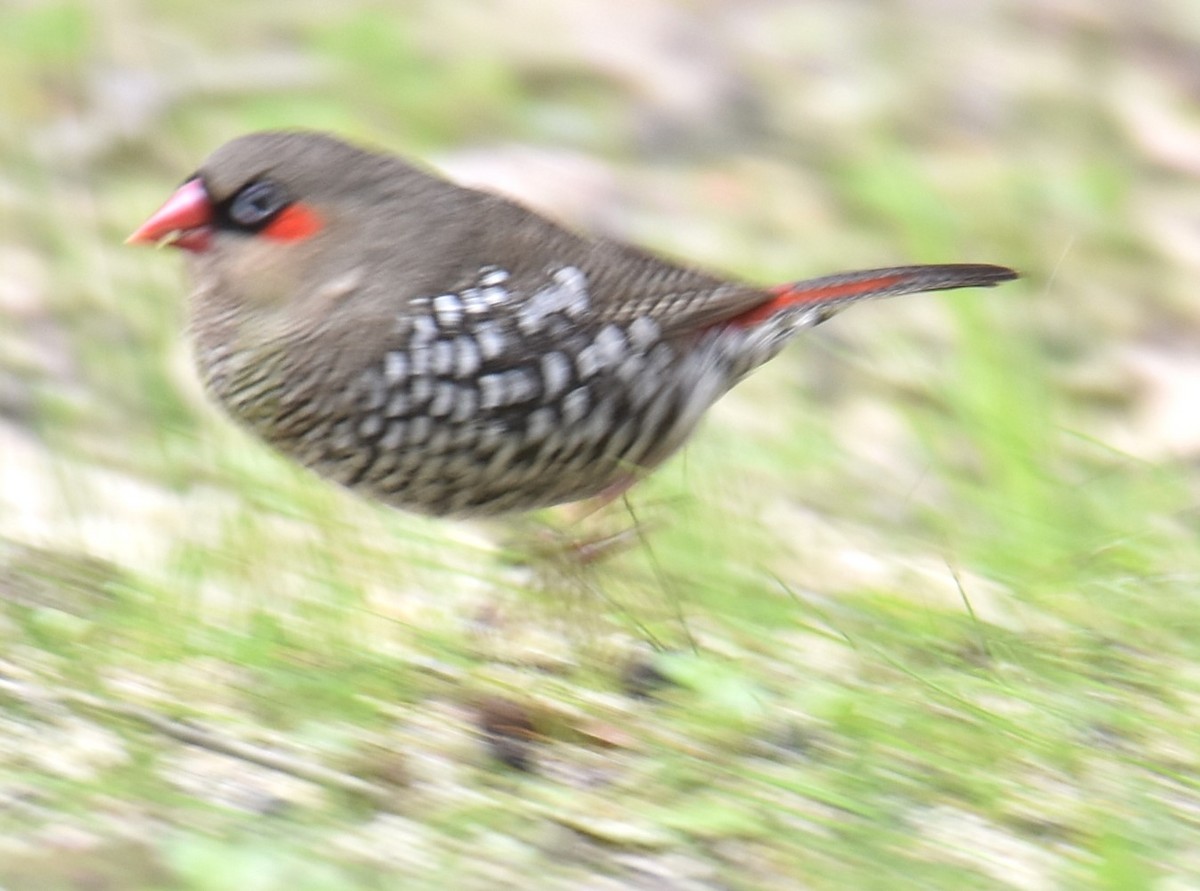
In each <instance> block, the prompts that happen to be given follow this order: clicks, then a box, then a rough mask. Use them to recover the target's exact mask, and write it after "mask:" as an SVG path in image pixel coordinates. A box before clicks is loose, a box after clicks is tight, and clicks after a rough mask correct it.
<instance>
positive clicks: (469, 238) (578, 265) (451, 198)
mask: <svg viewBox="0 0 1200 891" xmlns="http://www.w3.org/2000/svg"><path fill="white" fill-rule="evenodd" d="M127 241H128V242H129V243H132V244H152V245H159V246H162V245H171V246H174V247H176V248H180V249H182V250H183V252H184V253H185V255H186V257H187V267H188V273H189V276H190V279H191V282H192V290H191V293H190V296H189V298H188V310H187V316H188V328H189V335H190V339H191V342H192V351H193V358H194V362H195V365H196V368H197V369H198V372H199V376H200V377H201V379H202V381H203V383H204V385H205V388H206V390H207V391H208V392H209V393H210V394H211V396H212V397H213V398H214V399H215V401H216V402H217V403H219V404H220V405H221V406H222V407H223V408H224V409H225V410H226V412H227V413H228V414H229V415H231V416H232V417H233V418H234V419H236V420H237V421H239V422H241V423H242V424H243V425H245V426H246V427H248V428H249V429H250V430H251V431H252V432H253V433H255V434H257V435H258V436H259V437H260V438H261V439H263V440H265V441H266V442H267V443H269V444H270V445H271V446H273V447H274V448H275V449H277V450H278V451H280V452H282V453H283V454H285V455H287V456H289V457H291V458H292V459H294V460H296V461H298V462H299V463H300V464H302V465H304V466H306V467H308V468H310V469H312V470H314V471H316V472H317V473H318V474H319V475H321V476H324V477H326V478H328V479H330V480H333V481H334V482H336V483H339V484H341V485H343V486H346V487H348V488H350V489H352V490H354V491H356V492H359V493H361V494H364V495H366V496H368V497H372V498H375V499H377V500H379V501H382V502H384V503H386V504H388V505H391V506H393V507H397V508H401V509H404V510H409V511H413V512H417V513H424V514H429V515H435V516H458V517H471V516H492V515H498V514H505V513H510V512H520V511H531V510H535V509H539V508H543V507H549V506H552V505H558V504H564V503H570V502H577V501H584V500H588V499H599V500H601V501H603V500H608V499H612V498H614V497H617V496H619V495H620V494H621V493H623V492H624V491H625V490H626V489H627V488H628V487H630V486H631V485H633V484H634V483H635V482H637V481H638V480H640V479H641V478H642V477H643V476H645V475H646V474H647V473H649V472H650V471H652V470H654V469H655V468H656V467H658V466H659V465H661V464H662V463H663V462H664V461H665V460H666V459H667V458H669V457H670V456H671V455H673V454H674V453H675V452H676V451H678V450H679V448H680V447H681V446H682V445H683V444H684V442H685V441H686V440H687V439H688V438H689V437H690V435H691V434H692V433H693V432H694V430H695V429H696V427H697V425H698V423H699V422H700V419H701V417H702V416H703V415H704V414H705V412H706V411H707V410H708V409H709V408H710V407H711V406H712V405H713V403H714V402H716V401H717V400H718V399H719V398H720V397H721V396H723V395H724V394H725V393H726V392H728V391H729V390H730V389H731V388H732V387H733V386H735V385H736V384H737V383H738V382H739V381H741V380H742V379H743V378H745V377H746V376H747V375H748V374H749V373H750V372H751V371H753V370H754V369H756V368H758V367H759V366H760V365H762V364H763V363H765V362H766V361H768V360H769V359H771V358H772V357H774V356H775V355H776V354H777V353H778V352H779V351H780V350H781V349H782V348H783V347H784V346H785V345H786V344H787V343H788V342H789V341H791V340H792V339H793V338H794V337H795V336H796V335H797V334H799V333H800V332H802V331H803V330H805V329H807V328H810V327H812V326H814V325H816V324H818V323H820V322H823V321H825V320H826V319H828V318H829V317H830V316H832V315H833V314H834V313H836V312H837V311H839V310H841V309H843V308H844V307H846V306H847V305H849V304H851V303H855V302H858V301H863V300H868V299H874V298H878V297H885V296H894V295H900V294H909V293H917V292H926V291H939V290H949V289H955V288H973V287H990V286H994V285H997V284H999V283H1001V282H1006V281H1009V280H1012V279H1015V278H1017V277H1018V274H1017V273H1016V272H1015V271H1013V270H1012V269H1009V268H1007V267H1004V266H996V265H991V264H983V263H954V264H938V265H917V266H896V267H890V268H882V269H869V270H862V271H856V272H844V273H839V274H835V275H828V276H823V277H819V278H811V279H807V280H802V281H793V282H785V283H782V284H776V285H771V286H760V285H757V284H753V283H751V282H748V281H740V280H737V279H735V278H732V277H728V276H723V275H720V274H718V273H714V272H709V271H706V270H704V269H701V268H699V267H698V266H693V265H691V264H687V263H682V262H675V261H673V260H669V259H666V258H664V257H661V256H658V255H656V254H654V253H651V252H648V251H646V250H644V249H642V248H640V247H637V246H634V245H631V244H627V243H625V242H622V241H620V240H617V239H614V238H609V237H602V236H598V235H591V234H587V233H582V232H576V231H572V230H570V229H568V228H566V227H565V226H562V225H560V224H559V223H557V222H555V221H553V220H551V219H549V218H548V217H545V216H542V215H540V214H538V213H535V212H534V211H532V210H529V209H527V208H526V207H524V206H522V205H521V204H518V203H516V202H514V201H511V200H509V199H508V198H505V197H502V196H500V195H497V194H492V193H490V192H486V191H480V190H476V189H472V188H467V187H464V186H461V185H458V184H455V183H453V182H451V181H450V180H448V179H446V178H443V177H441V176H439V175H438V174H436V173H433V172H431V171H429V170H427V169H425V168H424V167H422V166H419V165H418V164H414V163H411V162H409V161H406V160H403V159H401V158H399V157H396V156H394V155H391V154H388V153H384V152H381V151H375V150H370V149H366V148H361V147H358V146H356V145H352V144H350V143H348V142H345V141H343V140H341V139H339V138H337V137H334V136H331V135H328V134H325V133H321V132H316V131H305V130H279V131H264V132H256V133H251V134H248V135H244V136H241V137H238V138H235V139H233V140H232V141H230V142H227V143H225V144H224V145H222V146H221V147H219V148H217V149H216V150H215V151H214V152H213V153H212V154H211V155H210V156H209V157H208V158H207V159H206V160H204V161H203V162H202V163H201V164H200V166H199V168H198V169H197V170H196V171H195V172H194V173H193V174H192V175H190V176H189V177H188V178H187V179H186V180H185V181H184V182H183V184H182V185H181V186H179V188H178V189H177V190H176V191H175V192H174V194H172V195H171V197H170V198H169V199H168V200H167V201H166V203H164V204H163V205H162V207H161V208H160V209H159V210H157V211H156V212H155V213H153V214H152V215H151V216H150V217H149V218H148V219H147V220H146V221H145V222H144V223H143V224H142V225H141V226H139V227H138V228H137V229H136V231H134V232H133V234H132V235H130V236H129V238H128V239H127Z"/></svg>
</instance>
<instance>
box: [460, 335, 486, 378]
mask: <svg viewBox="0 0 1200 891" xmlns="http://www.w3.org/2000/svg"><path fill="white" fill-rule="evenodd" d="M480 364H481V360H480V357H479V347H478V346H476V344H475V341H474V340H472V339H471V338H470V337H468V336H467V335H466V334H463V335H460V336H459V337H458V339H457V340H455V341H454V376H455V377H458V378H469V377H471V375H473V374H474V373H475V372H476V371H478V370H479V366H480Z"/></svg>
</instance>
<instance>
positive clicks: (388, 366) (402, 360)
mask: <svg viewBox="0 0 1200 891" xmlns="http://www.w3.org/2000/svg"><path fill="white" fill-rule="evenodd" d="M407 373H408V357H407V356H405V355H404V353H402V352H400V351H399V350H392V351H391V352H390V353H388V354H387V355H386V356H384V357H383V379H384V380H385V381H386V382H387V383H388V385H389V386H390V385H392V384H398V383H400V381H402V380H404V376H405V375H406V374H407Z"/></svg>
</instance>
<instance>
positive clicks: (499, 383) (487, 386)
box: [479, 374, 504, 410]
mask: <svg viewBox="0 0 1200 891" xmlns="http://www.w3.org/2000/svg"><path fill="white" fill-rule="evenodd" d="M503 404H504V377H503V375H501V374H484V375H481V376H480V378H479V407H480V408H482V409H485V410H486V409H490V408H499V407H500V406H501V405H503Z"/></svg>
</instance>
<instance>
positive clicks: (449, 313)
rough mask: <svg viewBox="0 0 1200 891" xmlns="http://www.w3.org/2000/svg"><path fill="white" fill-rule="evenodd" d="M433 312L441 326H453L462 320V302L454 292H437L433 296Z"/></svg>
mask: <svg viewBox="0 0 1200 891" xmlns="http://www.w3.org/2000/svg"><path fill="white" fill-rule="evenodd" d="M433 312H434V314H435V315H436V316H437V323H438V324H439V325H440V326H441V327H443V328H453V327H455V326H457V325H459V324H460V323H461V322H462V317H463V302H462V301H461V300H460V299H459V298H458V296H457V295H455V294H439V295H438V296H437V297H434V298H433Z"/></svg>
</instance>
